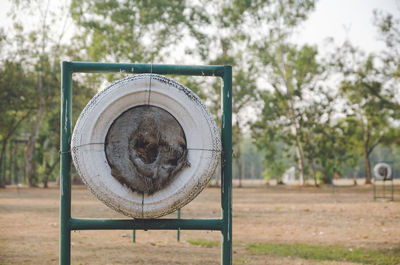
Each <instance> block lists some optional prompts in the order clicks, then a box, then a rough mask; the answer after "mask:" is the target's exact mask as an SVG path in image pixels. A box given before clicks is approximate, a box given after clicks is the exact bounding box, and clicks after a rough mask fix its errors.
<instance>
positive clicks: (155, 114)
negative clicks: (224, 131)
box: [105, 106, 189, 194]
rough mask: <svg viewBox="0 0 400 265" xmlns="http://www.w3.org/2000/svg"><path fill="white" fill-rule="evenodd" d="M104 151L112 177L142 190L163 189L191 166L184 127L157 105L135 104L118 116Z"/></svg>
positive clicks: (133, 188)
mask: <svg viewBox="0 0 400 265" xmlns="http://www.w3.org/2000/svg"><path fill="white" fill-rule="evenodd" d="M105 152H106V156H107V160H108V163H109V165H110V167H111V174H112V176H113V177H115V178H116V179H117V180H118V181H119V182H120V183H122V184H124V185H126V186H128V187H129V188H130V189H132V190H134V191H138V192H142V193H148V194H151V193H154V192H155V191H158V190H160V189H162V188H163V187H165V186H166V185H168V183H169V182H170V181H171V180H172V179H173V178H174V177H175V176H176V175H177V173H178V172H179V171H181V170H182V169H183V168H184V167H187V166H189V163H188V161H187V147H186V139H185V134H184V132H183V129H182V127H181V126H180V124H179V123H178V122H177V120H176V119H175V118H174V117H173V116H172V115H171V114H169V113H168V112H167V111H165V110H163V109H161V108H158V107H154V106H139V107H135V108H132V109H129V110H127V111H125V112H124V113H123V114H121V115H120V116H119V117H118V118H117V119H115V121H114V123H113V124H112V125H111V127H110V129H109V131H108V134H107V137H106V145H105Z"/></svg>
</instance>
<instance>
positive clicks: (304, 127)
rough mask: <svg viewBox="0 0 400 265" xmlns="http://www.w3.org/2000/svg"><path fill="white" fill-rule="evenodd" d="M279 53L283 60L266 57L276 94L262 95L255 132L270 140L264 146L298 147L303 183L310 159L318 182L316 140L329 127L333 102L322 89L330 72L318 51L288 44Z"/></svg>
mask: <svg viewBox="0 0 400 265" xmlns="http://www.w3.org/2000/svg"><path fill="white" fill-rule="evenodd" d="M279 49H280V52H278V54H279V53H281V56H280V58H274V57H272V56H270V55H268V54H265V57H263V59H264V65H271V68H270V74H271V75H270V80H271V81H270V83H271V87H272V88H271V89H272V91H269V90H268V91H265V92H262V93H263V100H264V102H265V103H264V110H263V113H262V115H261V117H260V119H259V120H258V121H257V123H256V125H255V126H254V127H253V131H254V135H255V137H257V139H260V137H261V138H263V137H266V139H265V140H263V141H262V143H266V142H272V141H281V142H283V143H285V145H287V146H294V147H295V154H296V160H297V165H298V170H299V172H300V183H301V185H303V184H304V170H305V162H306V159H307V160H308V162H309V167H310V169H311V170H312V175H313V177H314V179H315V178H316V174H315V159H316V157H318V154H319V150H318V146H317V144H318V142H317V141H315V139H314V138H315V137H316V134H317V133H319V131H321V129H322V128H323V127H324V126H327V123H328V124H329V122H330V118H329V117H330V112H331V111H332V110H330V108H331V106H332V101H333V100H332V97H331V96H329V94H328V93H325V92H324V90H323V88H322V86H321V81H322V80H324V79H325V76H326V74H325V73H326V72H325V69H324V67H323V66H322V64H321V63H319V62H318V60H317V51H316V48H314V47H310V46H307V45H305V46H302V47H296V46H295V45H289V44H286V45H284V46H283V45H280V46H279ZM258 51H259V52H260V53H262V51H261V50H258ZM261 55H262V54H260V57H261ZM323 123H324V124H323ZM260 130H264V131H265V132H266V133H261V132H260ZM268 148H271V147H270V146H268ZM287 150H288V151H289V150H290V149H287ZM273 157H274V156H272V157H271V159H272V158H273ZM280 172H282V170H280Z"/></svg>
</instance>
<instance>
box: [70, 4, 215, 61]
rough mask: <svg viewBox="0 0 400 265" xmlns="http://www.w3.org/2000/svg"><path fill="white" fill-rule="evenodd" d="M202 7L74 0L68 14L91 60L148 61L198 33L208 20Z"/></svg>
mask: <svg viewBox="0 0 400 265" xmlns="http://www.w3.org/2000/svg"><path fill="white" fill-rule="evenodd" d="M203 12H204V7H203V6H200V5H189V3H188V2H187V1H182V0H179V1H164V0H157V1H139V0H135V1H128V0H123V1H117V0H112V1H102V2H100V1H83V0H73V1H72V4H71V14H72V18H73V19H74V21H75V22H76V23H77V25H78V26H79V30H80V32H79V34H77V35H76V36H75V42H76V44H77V45H79V46H80V47H82V48H83V49H82V51H83V52H84V54H81V56H82V57H84V58H88V59H91V60H94V61H104V60H107V61H117V62H122V61H127V62H132V63H134V62H138V63H144V62H148V63H151V62H153V61H154V60H161V59H162V58H163V56H165V55H167V54H168V47H170V46H171V45H174V44H177V43H178V41H180V40H181V39H182V37H183V36H184V35H185V34H192V35H196V36H199V35H201V33H200V32H199V31H198V30H197V27H196V26H199V25H201V24H202V23H204V22H207V17H206V16H204V15H203Z"/></svg>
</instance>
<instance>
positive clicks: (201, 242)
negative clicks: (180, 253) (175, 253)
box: [186, 239, 220, 248]
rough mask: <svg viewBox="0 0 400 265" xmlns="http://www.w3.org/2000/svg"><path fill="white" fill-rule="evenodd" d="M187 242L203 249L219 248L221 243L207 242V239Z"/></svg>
mask: <svg viewBox="0 0 400 265" xmlns="http://www.w3.org/2000/svg"><path fill="white" fill-rule="evenodd" d="M186 242H188V243H190V244H192V245H195V246H202V247H208V248H212V247H218V246H219V244H220V243H219V241H211V240H205V239H186Z"/></svg>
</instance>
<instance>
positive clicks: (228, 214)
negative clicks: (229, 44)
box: [221, 66, 232, 265]
mask: <svg viewBox="0 0 400 265" xmlns="http://www.w3.org/2000/svg"><path fill="white" fill-rule="evenodd" d="M223 80H224V87H223V95H222V97H223V98H222V119H221V128H222V166H221V182H222V185H221V208H222V219H223V228H222V238H223V242H222V258H221V260H222V264H223V265H228V264H232V67H231V66H225V67H224V76H223Z"/></svg>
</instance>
